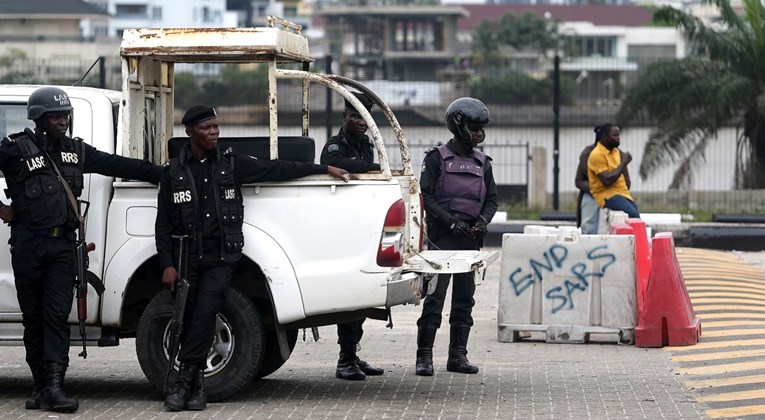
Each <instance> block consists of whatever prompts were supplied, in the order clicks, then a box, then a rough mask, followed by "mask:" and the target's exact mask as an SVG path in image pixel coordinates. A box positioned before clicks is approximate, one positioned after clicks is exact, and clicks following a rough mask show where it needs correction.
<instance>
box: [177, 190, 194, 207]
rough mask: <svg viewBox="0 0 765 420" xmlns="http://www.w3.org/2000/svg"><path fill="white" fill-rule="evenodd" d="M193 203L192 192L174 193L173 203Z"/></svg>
mask: <svg viewBox="0 0 765 420" xmlns="http://www.w3.org/2000/svg"><path fill="white" fill-rule="evenodd" d="M190 202H191V190H186V191H176V192H174V193H173V203H174V204H180V203H190Z"/></svg>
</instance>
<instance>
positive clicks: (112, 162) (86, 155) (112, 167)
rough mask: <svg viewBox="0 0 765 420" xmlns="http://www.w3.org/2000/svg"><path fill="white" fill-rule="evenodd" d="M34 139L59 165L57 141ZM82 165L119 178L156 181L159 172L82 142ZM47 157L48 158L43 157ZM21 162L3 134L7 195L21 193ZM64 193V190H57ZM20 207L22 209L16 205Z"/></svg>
mask: <svg viewBox="0 0 765 420" xmlns="http://www.w3.org/2000/svg"><path fill="white" fill-rule="evenodd" d="M33 140H35V142H36V143H38V147H39V148H40V150H48V152H49V153H48V156H49V157H50V159H52V160H53V163H55V164H56V166H58V167H59V168H60V167H61V165H62V162H61V153H59V152H60V143H58V142H57V143H55V144H52V145H51V148H50V149H48V145H47V143H46V142H45V141H44V139H39V138H36V139H33ZM81 158H82V160H83V163H82V168H83V172H84V173H95V174H101V175H105V176H113V177H119V178H127V179H136V180H139V181H146V182H151V183H153V184H158V183H159V177H160V175H161V173H162V167H161V166H156V165H153V164H152V163H151V162H148V161H145V160H139V159H132V158H126V157H123V156H118V155H115V154H111V153H106V152H102V151H100V150H98V149H96V148H95V147H93V146H91V145H89V144H87V143H85V142H82V157H81ZM46 159H48V158H46ZM23 165H25V163H24V161H23V160H22V154H21V150H20V149H19V146H18V144H16V142H14V141H12V140H10V139H9V138H4V139H3V141H2V142H0V170H1V171H3V175H4V176H5V180H6V184H7V185H8V194H9V196H11V197H14V196H16V195H17V194H23V193H24V185H22V184H21V183H19V182H18V177H19V174H20V173H21V171H22V168H23ZM60 193H61V194H65V192H64V190H63V189H62V190H61V191H60ZM16 210H17V211H18V210H22V211H23V209H16Z"/></svg>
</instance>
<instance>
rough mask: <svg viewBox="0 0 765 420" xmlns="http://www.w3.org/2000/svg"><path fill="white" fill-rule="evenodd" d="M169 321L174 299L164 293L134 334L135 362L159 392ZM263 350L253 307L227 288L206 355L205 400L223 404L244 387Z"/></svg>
mask: <svg viewBox="0 0 765 420" xmlns="http://www.w3.org/2000/svg"><path fill="white" fill-rule="evenodd" d="M172 316H173V306H172V296H171V294H170V292H169V291H167V290H163V291H162V292H160V293H158V294H157V295H156V296H154V298H153V299H152V300H151V302H149V305H148V306H147V307H146V309H145V310H144V312H143V315H142V316H141V320H140V322H139V323H138V332H137V334H136V340H135V346H136V354H137V356H138V363H139V364H140V365H141V369H142V370H143V373H144V375H146V378H147V379H149V382H151V384H152V385H154V387H156V388H157V389H159V390H162V389H163V386H164V383H165V375H166V374H167V366H168V352H167V343H168V341H169V334H168V332H169V331H168V330H169V324H170V320H171V318H172ZM264 350H265V333H264V331H263V321H262V320H261V317H260V313H259V312H258V309H257V307H256V306H255V304H254V303H253V302H252V301H251V300H250V299H249V298H248V297H247V296H245V295H244V294H243V293H242V292H241V291H239V290H238V289H235V288H231V289H230V290H229V291H228V293H227V296H226V303H225V306H224V309H223V310H222V311H221V312H219V313H218V315H217V317H216V322H215V340H214V341H213V344H212V347H211V348H210V351H209V352H208V354H207V369H205V388H206V389H207V399H208V400H209V401H213V402H214V401H220V400H224V399H226V398H229V397H231V396H233V395H234V394H236V393H237V392H239V391H241V390H242V388H244V387H245V386H247V385H248V384H249V383H250V382H251V381H252V380H253V378H255V376H256V375H257V374H258V372H259V370H260V367H261V364H262V363H263V358H264ZM177 369H178V366H177V362H176V366H175V369H173V371H172V373H171V374H170V379H169V380H168V386H170V385H172V384H173V383H175V377H176V375H177V373H178V371H177Z"/></svg>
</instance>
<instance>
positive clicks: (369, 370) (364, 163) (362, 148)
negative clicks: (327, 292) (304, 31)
mask: <svg viewBox="0 0 765 420" xmlns="http://www.w3.org/2000/svg"><path fill="white" fill-rule="evenodd" d="M351 93H352V94H353V96H355V97H356V99H358V100H359V101H360V102H361V104H362V105H363V106H364V108H366V109H367V111H370V110H371V109H372V106H373V105H374V102H373V101H372V100H371V99H370V98H369V97H368V96H367V95H364V94H363V93H359V92H351ZM367 128H368V127H367V123H366V122H365V121H364V118H362V117H361V114H359V112H358V111H357V110H356V108H354V107H353V105H351V103H350V102H348V101H345V110H344V111H343V126H342V127H341V128H340V132H339V133H337V135H335V136H332V137H330V139H329V140H327V144H325V145H324V149H322V151H321V163H325V164H329V165H335V166H337V167H339V168H343V169H346V170H348V172H351V173H363V172H369V171H379V170H380V164H378V163H375V162H374V148H373V145H372V140H370V139H369V136H367V135H366V134H364V133H366V131H367ZM365 319H366V318H362V319H360V320H358V321H350V322H346V323H342V324H337V344H339V345H340V358H339V359H338V360H337V368H336V369H335V377H337V378H339V379H346V380H350V381H363V380H364V379H366V376H367V375H370V376H376V375H382V374H383V373H385V370H384V369H382V368H379V367H375V366H372V365H370V364H369V363H367V362H365V361H363V360H361V359H360V358H359V357H358V356H357V355H356V349H357V347H358V346H359V342H360V341H361V337H362V336H363V335H364V330H363V328H362V326H363V325H364V320H365Z"/></svg>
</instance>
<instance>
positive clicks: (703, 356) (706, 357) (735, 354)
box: [672, 349, 765, 362]
mask: <svg viewBox="0 0 765 420" xmlns="http://www.w3.org/2000/svg"><path fill="white" fill-rule="evenodd" d="M747 356H765V349H757V350H738V351H725V352H710V353H700V354H685V355H682V356H672V361H674V362H701V361H710V360H725V359H737V358H740V357H747Z"/></svg>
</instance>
